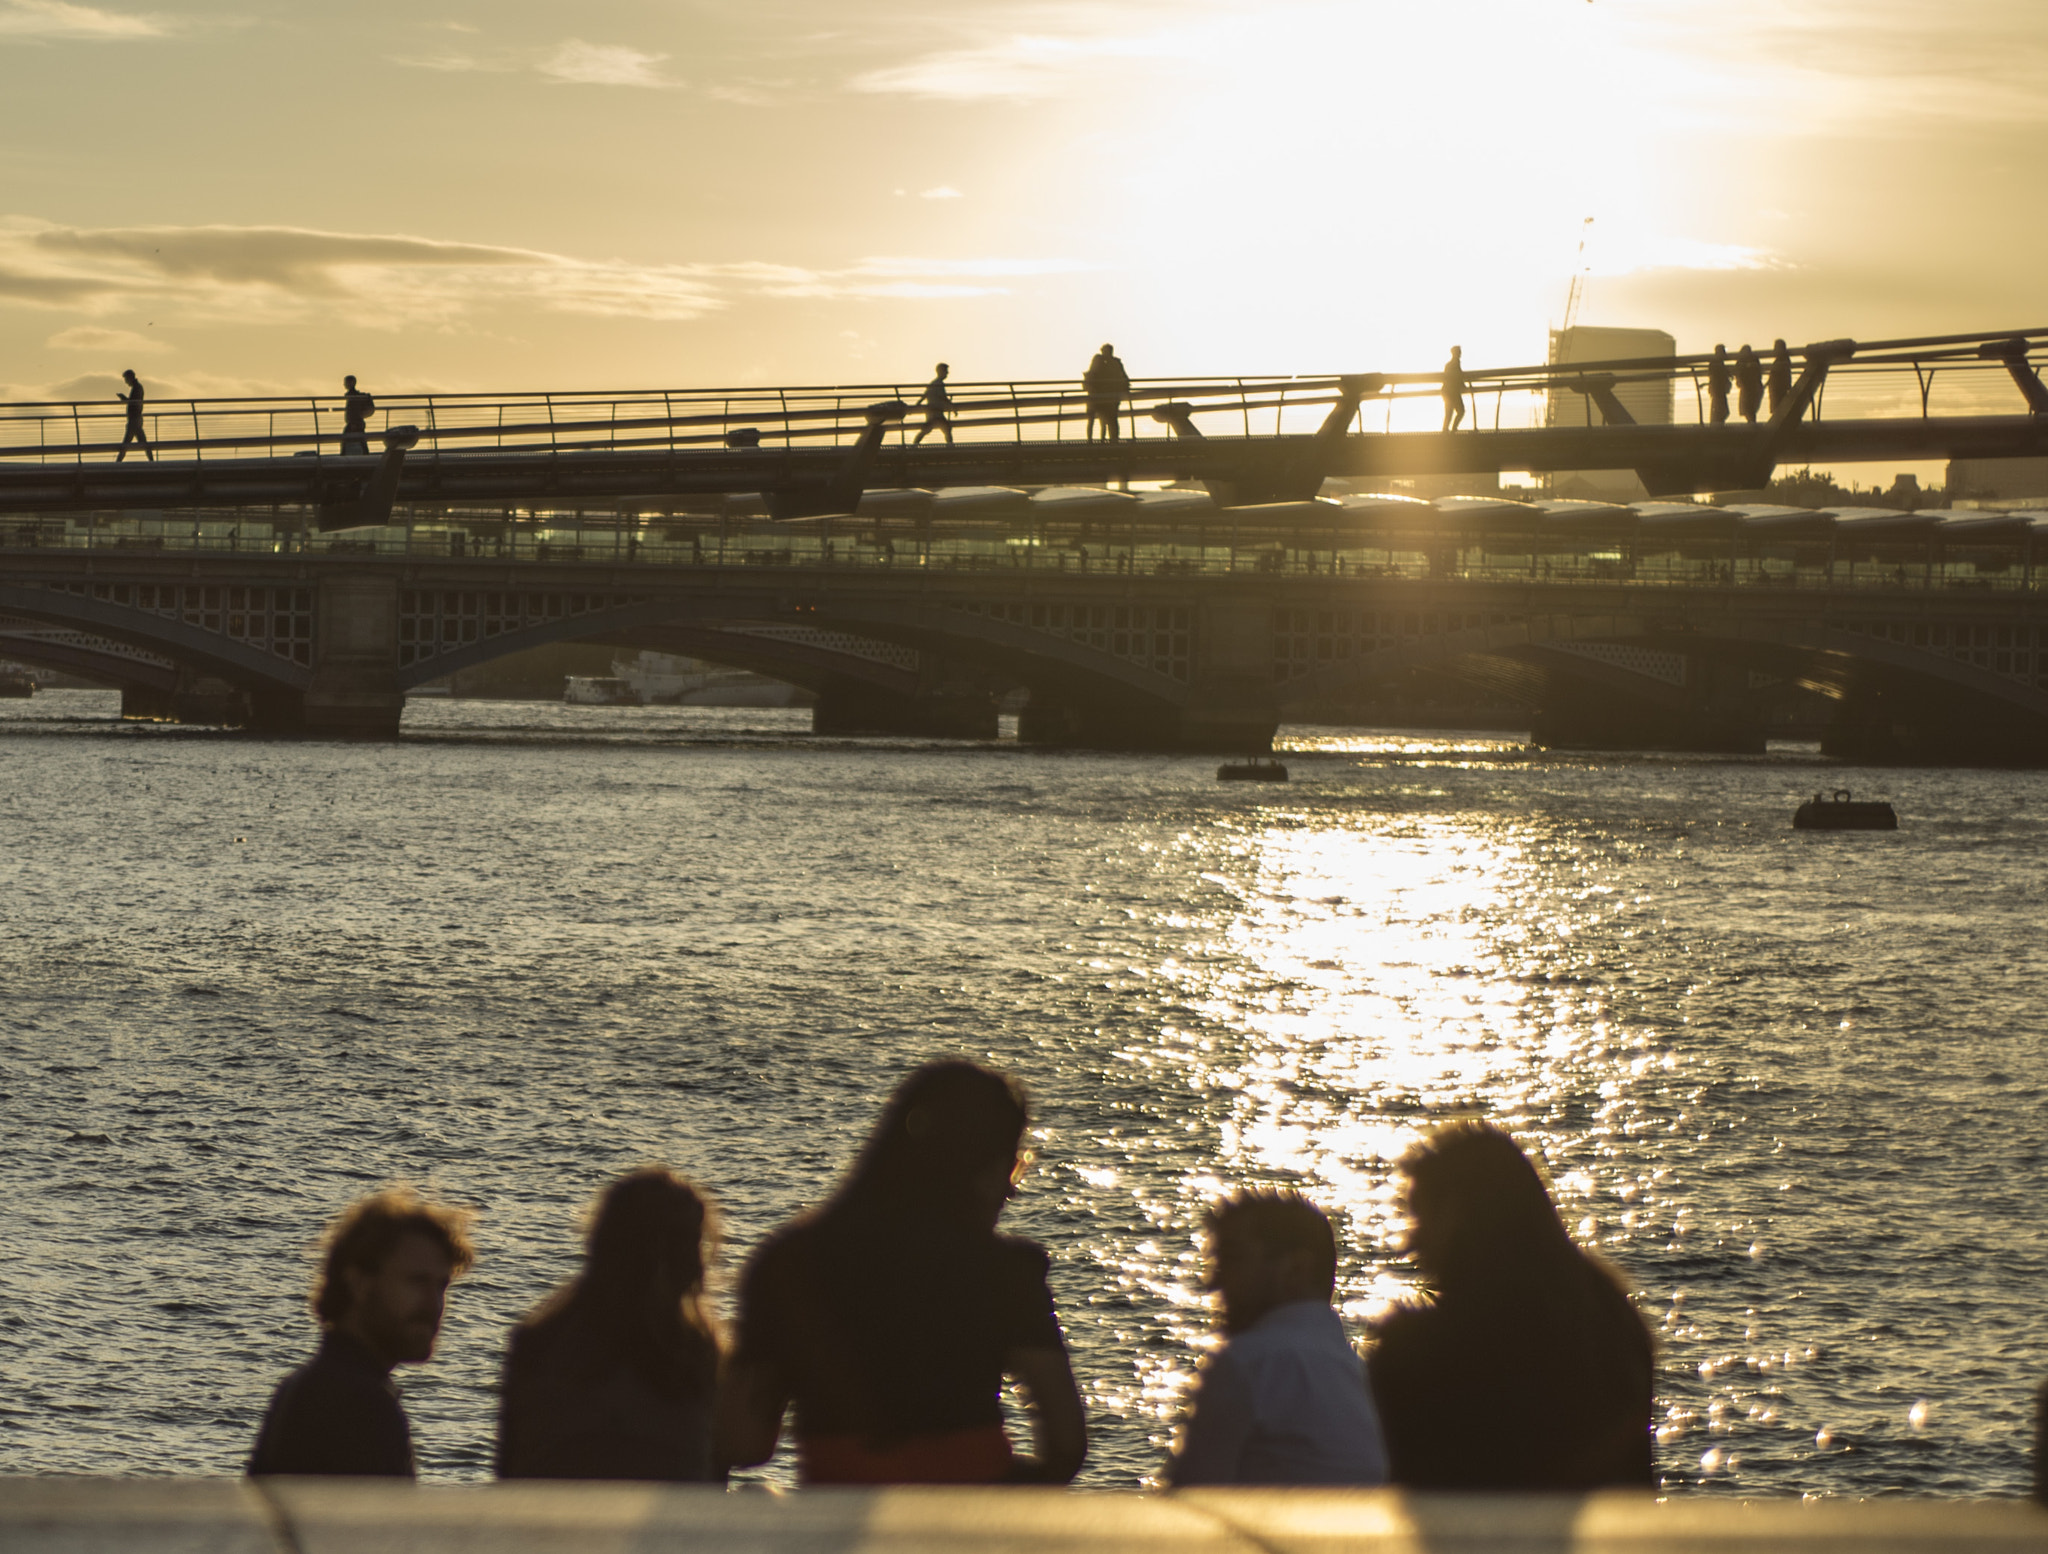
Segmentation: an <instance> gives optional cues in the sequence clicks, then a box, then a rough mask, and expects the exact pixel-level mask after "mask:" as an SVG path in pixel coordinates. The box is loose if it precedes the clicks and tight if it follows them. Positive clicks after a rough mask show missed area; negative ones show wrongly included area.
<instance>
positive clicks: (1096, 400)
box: [1081, 345, 1131, 442]
mask: <svg viewBox="0 0 2048 1554" xmlns="http://www.w3.org/2000/svg"><path fill="white" fill-rule="evenodd" d="M1081 391H1082V393H1084V394H1085V395H1087V397H1088V435H1089V436H1090V437H1091V438H1092V437H1093V436H1094V435H1095V428H1096V426H1097V424H1098V423H1099V424H1100V425H1101V427H1102V436H1103V439H1104V440H1105V441H1107V442H1115V441H1117V439H1118V438H1120V437H1121V436H1122V435H1123V409H1124V399H1125V397H1126V396H1127V395H1128V394H1129V393H1130V392H1131V375H1130V374H1129V373H1128V372H1126V371H1124V364H1123V363H1122V362H1120V361H1118V360H1117V355H1116V347H1115V346H1113V345H1104V346H1103V348H1102V349H1101V350H1099V351H1097V352H1096V353H1095V354H1094V355H1093V356H1092V357H1090V358H1089V359H1088V370H1087V371H1086V372H1084V373H1082V374H1081Z"/></svg>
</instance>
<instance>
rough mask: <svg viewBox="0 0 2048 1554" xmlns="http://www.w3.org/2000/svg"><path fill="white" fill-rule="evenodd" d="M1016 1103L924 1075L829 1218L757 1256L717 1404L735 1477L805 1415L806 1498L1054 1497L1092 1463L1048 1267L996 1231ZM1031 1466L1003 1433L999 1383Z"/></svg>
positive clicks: (959, 1078)
mask: <svg viewBox="0 0 2048 1554" xmlns="http://www.w3.org/2000/svg"><path fill="white" fill-rule="evenodd" d="M1028 1121H1029V1118H1028V1115H1027V1113H1026V1111H1025V1106H1024V1097H1023V1094H1022V1092H1021V1091H1019V1089H1018V1088H1017V1086H1016V1085H1015V1084H1013V1083H1012V1082H1011V1081H1010V1080H1009V1079H1007V1078H1005V1077H1004V1076H1003V1075H1001V1074H997V1073H992V1072H991V1071H989V1070H988V1069H985V1068H980V1067H978V1066H976V1065H975V1064H972V1063H967V1062H960V1061H953V1062H942V1063H927V1064H926V1065H924V1067H922V1068H920V1069H918V1070H917V1071H916V1072H915V1073H913V1074H912V1075H911V1076H910V1077H909V1078H908V1079H906V1080H905V1081H904V1082H903V1083H902V1084H901V1085H899V1086H898V1087H897V1090H896V1093H895V1094H894V1095H892V1096H891V1097H890V1098H889V1103H888V1105H887V1106H885V1107H883V1109H882V1116H881V1119H880V1121H878V1122H877V1123H876V1124H875V1130H874V1132H873V1133H872V1134H870V1135H869V1137H868V1141H867V1144H866V1146H865V1147H864V1148H863V1149H862V1150H861V1152H860V1155H859V1157H858V1158H856V1159H855V1161H854V1162H853V1165H852V1167H851V1168H850V1169H849V1170H848V1171H847V1173H846V1178H845V1180H844V1181H842V1182H841V1183H840V1184H839V1187H838V1190H837V1191H835V1192H834V1193H833V1195H832V1197H831V1198H830V1200H828V1201H827V1202H826V1203H825V1205H824V1206H823V1207H822V1208H819V1209H817V1210H815V1211H813V1212H812V1213H809V1214H806V1215H804V1216H802V1217H801V1218H799V1219H797V1220H795V1221H794V1222H792V1223H791V1224H788V1225H785V1226H783V1227H782V1228H781V1229H780V1230H777V1231H776V1232H775V1233H774V1234H773V1235H771V1236H769V1237H768V1239H767V1240H766V1241H765V1242H763V1243H762V1245H761V1246H760V1248H759V1249H758V1250H757V1251H756V1252H755V1253H754V1255H753V1257H752V1258H751V1259H750V1260H749V1262H748V1264H747V1269H746V1273H745V1275H744V1277H743V1278H742V1280H741V1283H740V1300H739V1332H738V1341H737V1344H736V1346H735V1352H734V1355H733V1359H732V1363H731V1365H730V1366H729V1367H728V1369H727V1371H726V1379H725V1383H724V1385H723V1386H722V1387H721V1388H720V1391H719V1401H718V1413H719V1427H720V1428H719V1438H720V1440H721V1442H722V1443H723V1449H724V1451H725V1453H726V1455H727V1456H728V1458H729V1459H730V1461H731V1463H732V1465H733V1466H735V1467H751V1466H752V1465H754V1464H755V1463H759V1462H766V1461H767V1460H768V1459H769V1457H770V1456H772V1455H773V1454H774V1451H775V1446H776V1442H777V1440H778V1438H779V1437H780V1435H781V1433H782V1421H783V1415H784V1414H785V1413H786V1412H787V1411H788V1410H789V1408H790V1407H791V1405H792V1404H794V1406H795V1409H796V1445H797V1467H798V1472H799V1473H800V1475H801V1476H802V1478H803V1480H804V1481H805V1482H806V1483H810V1484H891V1483H893V1484H943V1483H953V1484H991V1483H1002V1482H1013V1483H1016V1482H1038V1483H1054V1484H1064V1483H1066V1482H1067V1481H1068V1480H1070V1479H1071V1478H1073V1476H1074V1475H1075V1473H1077V1472H1078V1471H1080V1467H1081V1464H1082V1462H1083V1460H1085V1458H1086V1457H1087V1454H1088V1425H1087V1416H1086V1414H1085V1413H1084V1412H1083V1410H1082V1407H1081V1396H1080V1392H1079V1391H1078V1390H1077V1389H1076V1387H1075V1385H1074V1373H1073V1371H1072V1369H1071V1368H1070V1367H1069V1365H1068V1363H1067V1350H1066V1343H1065V1341H1064V1339H1063V1338H1062V1337H1061V1335H1060V1324H1059V1317H1058V1314H1057V1313H1056V1312H1055V1311H1054V1310H1053V1303H1052V1292H1051V1291H1050V1290H1049V1289H1048V1288H1047V1286H1046V1271H1047V1268H1048V1262H1049V1260H1048V1258H1047V1257H1046V1253H1045V1249H1044V1248H1043V1247H1041V1246H1039V1245H1037V1244H1036V1243H1035V1242H1031V1241H1025V1240H1021V1239H1019V1238H1017V1237H1014V1236H1005V1235H999V1234H997V1232H996V1224H997V1221H998V1219H999V1218H1000V1217H1001V1215H1002V1212H1003V1206H1004V1204H1006V1203H1007V1202H1008V1201H1009V1199H1010V1197H1011V1195H1012V1194H1013V1193H1014V1192H1015V1191H1016V1183H1017V1180H1018V1178H1019V1177H1020V1176H1022V1174H1023V1171H1024V1167H1025V1166H1026V1165H1027V1164H1028V1163H1029V1157H1028V1156H1026V1155H1025V1154H1024V1153H1023V1152H1022V1145H1023V1141H1024V1128H1025V1124H1026V1123H1027V1122H1028ZM1006 1376H1007V1377H1009V1378H1011V1379H1012V1380H1014V1381H1016V1382H1017V1383H1019V1385H1020V1386H1021V1387H1022V1389H1023V1391H1024V1392H1025V1394H1026V1396H1027V1398H1028V1399H1029V1402H1030V1410H1031V1418H1032V1435H1033V1438H1034V1443H1035V1447H1036V1451H1035V1455H1033V1456H1031V1457H1018V1456H1016V1455H1015V1454H1014V1453H1013V1451H1012V1450H1011V1446H1010V1440H1009V1437H1008V1435H1007V1434H1006V1433H1005V1432H1004V1429H1003V1406H1002V1391H1003V1379H1004V1377H1006Z"/></svg>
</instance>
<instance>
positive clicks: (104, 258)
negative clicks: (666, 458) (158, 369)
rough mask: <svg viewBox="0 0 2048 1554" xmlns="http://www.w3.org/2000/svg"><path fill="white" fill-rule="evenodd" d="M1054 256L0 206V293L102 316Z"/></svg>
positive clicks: (679, 309) (313, 308)
mask: <svg viewBox="0 0 2048 1554" xmlns="http://www.w3.org/2000/svg"><path fill="white" fill-rule="evenodd" d="M1090 268H1092V266H1090V265H1088V264H1086V263H1084V262H1082V261H1079V260H1072V259H1060V258H1003V257H996V258H950V259H931V258H914V257H887V256H884V257H874V258H866V259H861V260H858V261H855V262H854V263H852V264H849V265H846V266H844V267H840V268H825V269H821V268H814V267H807V266H801V265H787V264H777V263H774V262H772V261H765V260H740V261H731V262H725V263H715V264H642V263H633V262H631V261H626V260H595V259H584V258H578V257H574V256H570V255H566V254H556V253H547V252H543V251H540V250H534V249H523V248H505V247H497V246H493V245H486V244H478V243H453V242H444V241H441V240H438V239H434V238H424V237H414V236H409V235H404V234H374V233H347V232H322V231H314V230H309V229H306V228H300V227H225V226H206V227H102V228H85V227H65V226H56V225H52V224H49V223H45V222H35V221H27V220H21V219H12V220H4V221H0V302H14V303H18V304H26V305H28V306H33V307H41V308H46V309H65V310H70V311H73V312H76V313H83V314H86V315H87V316H89V317H92V316H97V317H102V318H104V317H107V316H108V315H116V314H119V313H121V312H123V311H125V310H126V309H129V308H133V307H139V306H142V305H144V304H148V305H150V306H151V307H152V309H153V310H154V311H153V316H157V317H161V316H163V313H162V311H161V310H162V309H164V308H169V309H171V310H173V312H174V313H175V316H176V318H177V319H178V321H179V323H181V324H190V323H195V322H222V321H233V322H237V323H258V324H264V323H296V322H301V321H304V320H306V319H309V318H322V319H335V318H345V319H347V320H349V321H351V322H354V323H356V324H359V325H363V326H367V327H372V328H399V327H424V328H437V327H439V328H453V327H455V326H456V325H457V323H458V322H459V321H461V320H464V319H466V318H469V317H472V316H473V315H475V314H476V313H478V312H479V311H482V310H486V309H489V308H493V307H509V308H514V309H538V310H541V311H544V312H551V313H567V314H578V315H583V316H587V317H599V318H639V319H649V320H655V321H661V322H670V323H673V322H682V321H686V320H689V319H693V318H698V317H701V316H703V315H704V314H706V313H709V312H712V311H714V310H717V309H720V308H725V307H729V306H731V305H733V304H734V302H736V301H738V300H740V299H742V298H746V297H775V298H877V299H880V298H899V299H943V298H950V297H978V296H990V295H1000V294H1002V293H1004V292H1006V291H1007V290H1009V286H1008V284H1006V283H1009V282H1014V281H1017V280H1020V279H1027V278H1031V277H1039V276H1057V275H1068V274H1075V273H1078V272H1081V271H1084V270H1087V269H1090ZM119 333H122V332H121V331H115V330H112V329H109V328H103V327H98V326H79V327H77V328H73V329H67V330H65V331H63V332H61V333H60V334H59V335H57V336H55V337H53V338H52V339H51V341H50V342H49V343H50V344H51V345H52V346H54V347H56V348H58V349H73V348H77V349H102V348H107V349H111V348H114V345H113V343H112V342H113V337H114V336H115V335H116V334H119Z"/></svg>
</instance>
